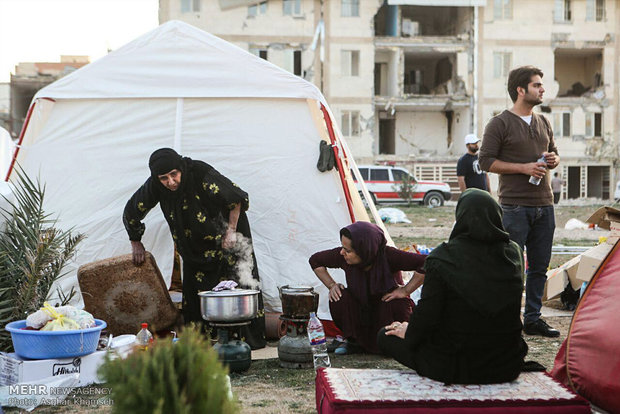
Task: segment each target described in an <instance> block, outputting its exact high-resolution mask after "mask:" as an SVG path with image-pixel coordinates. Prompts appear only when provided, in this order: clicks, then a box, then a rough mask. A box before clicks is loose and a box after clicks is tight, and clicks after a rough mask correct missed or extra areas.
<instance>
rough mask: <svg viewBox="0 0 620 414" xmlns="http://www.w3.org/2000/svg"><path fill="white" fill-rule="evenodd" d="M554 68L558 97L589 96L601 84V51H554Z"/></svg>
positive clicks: (587, 49) (586, 49)
mask: <svg viewBox="0 0 620 414" xmlns="http://www.w3.org/2000/svg"><path fill="white" fill-rule="evenodd" d="M554 67H555V73H554V78H555V80H556V81H557V82H558V84H559V90H558V97H565V96H589V95H592V94H594V92H595V91H596V89H597V88H598V87H599V86H601V85H602V84H603V79H602V76H601V74H602V72H603V50H602V49H589V48H585V49H556V50H555V64H554Z"/></svg>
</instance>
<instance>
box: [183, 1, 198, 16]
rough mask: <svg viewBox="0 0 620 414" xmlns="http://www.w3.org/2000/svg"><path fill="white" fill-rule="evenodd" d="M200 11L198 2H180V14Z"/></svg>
mask: <svg viewBox="0 0 620 414" xmlns="http://www.w3.org/2000/svg"><path fill="white" fill-rule="evenodd" d="M199 11H200V0H181V13H195V12H199Z"/></svg>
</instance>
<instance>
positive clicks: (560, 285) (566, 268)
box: [545, 256, 583, 300]
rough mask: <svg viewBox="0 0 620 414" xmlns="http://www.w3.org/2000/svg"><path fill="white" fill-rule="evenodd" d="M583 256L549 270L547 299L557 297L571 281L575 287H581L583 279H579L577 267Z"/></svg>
mask: <svg viewBox="0 0 620 414" xmlns="http://www.w3.org/2000/svg"><path fill="white" fill-rule="evenodd" d="M580 261H581V256H576V257H573V258H572V259H570V260H569V261H567V262H566V263H564V264H563V265H561V266H559V267H557V268H555V269H551V270H549V271H548V272H547V285H546V294H545V297H546V300H549V299H553V298H555V297H557V296H558V295H559V294H560V293H562V291H564V288H565V287H566V285H567V284H568V283H569V282H570V284H571V287H572V288H573V289H575V290H576V289H579V287H581V284H582V283H583V281H581V280H579V279H577V269H578V267H579V262H580Z"/></svg>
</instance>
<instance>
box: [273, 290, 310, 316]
mask: <svg viewBox="0 0 620 414" xmlns="http://www.w3.org/2000/svg"><path fill="white" fill-rule="evenodd" d="M278 290H279V291H280V300H281V301H282V314H283V315H284V316H287V317H289V318H300V319H307V318H308V317H309V315H310V312H316V310H317V308H318V306H319V294H318V293H316V292H315V291H314V288H312V287H307V286H289V285H286V286H282V287H279V288H278Z"/></svg>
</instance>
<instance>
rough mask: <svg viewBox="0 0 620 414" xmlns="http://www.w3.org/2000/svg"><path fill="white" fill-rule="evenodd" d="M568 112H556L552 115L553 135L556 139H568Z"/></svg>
mask: <svg viewBox="0 0 620 414" xmlns="http://www.w3.org/2000/svg"><path fill="white" fill-rule="evenodd" d="M570 122H571V116H570V112H558V113H555V114H553V135H554V136H555V137H557V138H560V137H570V136H571V134H570V126H571V124H570Z"/></svg>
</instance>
